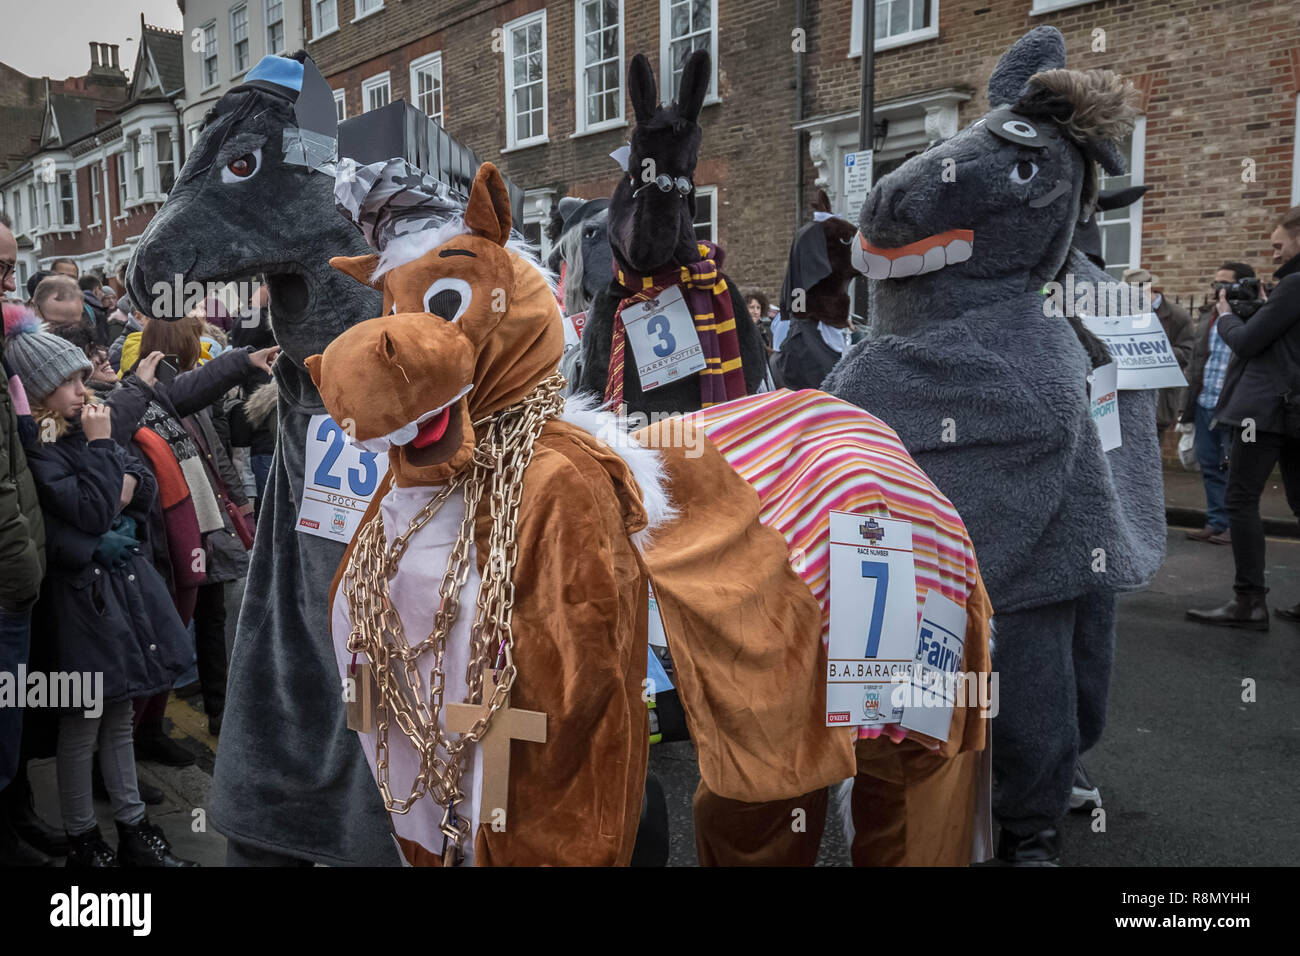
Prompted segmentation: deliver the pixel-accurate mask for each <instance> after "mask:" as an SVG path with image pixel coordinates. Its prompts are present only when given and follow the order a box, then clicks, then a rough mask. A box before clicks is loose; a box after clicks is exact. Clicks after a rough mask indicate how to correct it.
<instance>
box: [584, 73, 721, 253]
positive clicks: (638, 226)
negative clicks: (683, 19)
mask: <svg viewBox="0 0 1300 956" xmlns="http://www.w3.org/2000/svg"><path fill="white" fill-rule="evenodd" d="M710 70H711V66H710V60H709V54H708V53H707V52H706V51H704V50H697V51H695V52H694V53H692V54H691V55H690V57H688V58H687V60H686V65H685V68H684V69H683V70H682V80H681V85H680V87H679V88H678V91H677V101H676V102H675V103H673V104H671V105H670V106H659V105H658V104H659V95H658V90H657V87H656V86H655V76H654V71H653V70H652V69H651V68H650V61H649V60H647V59H646V57H645V55H644V54H641V53H638V54H637V55H636V56H635V57H634V58H633V60H632V66H631V68H630V69H629V70H628V95H629V96H630V97H631V100H632V109H633V110H634V111H635V113H636V128H635V129H633V130H632V137H631V140H630V141H629V147H630V149H629V153H628V164H627V170H628V171H627V175H626V176H625V177H623V179H622V180H621V181H620V182H619V184H618V188H616V189H615V190H614V196H613V198H612V199H611V200H610V206H609V241H610V245H611V247H612V248H613V250H614V255H615V257H616V258H617V259H618V260H619V262H620V263H621V264H622V265H623V266H624V267H626V268H630V269H632V270H633V271H634V272H638V273H641V274H649V273H652V272H655V271H656V270H659V269H662V268H663V267H664V266H668V265H673V264H679V265H684V264H686V263H689V262H695V261H696V260H698V259H699V257H700V256H699V252H698V250H697V248H696V240H695V227H694V225H693V224H692V223H693V222H694V218H695V163H696V161H697V160H698V159H699V154H700V138H701V135H702V134H701V131H700V127H699V125H698V124H697V123H696V119H697V118H698V117H699V115H700V107H701V106H703V105H704V96H705V94H706V93H707V92H708V89H709V76H710Z"/></svg>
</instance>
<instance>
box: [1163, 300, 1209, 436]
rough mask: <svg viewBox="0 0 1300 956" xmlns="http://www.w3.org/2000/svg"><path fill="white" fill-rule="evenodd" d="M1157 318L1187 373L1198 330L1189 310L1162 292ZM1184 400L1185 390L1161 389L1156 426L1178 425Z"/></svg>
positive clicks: (1179, 362)
mask: <svg viewBox="0 0 1300 956" xmlns="http://www.w3.org/2000/svg"><path fill="white" fill-rule="evenodd" d="M1156 318H1158V319H1159V320H1160V325H1161V327H1162V328H1163V329H1164V330H1165V335H1166V336H1168V337H1169V345H1170V346H1171V347H1172V348H1173V350H1174V357H1175V358H1176V359H1178V367H1179V368H1180V369H1182V370H1183V375H1184V376H1186V375H1187V371H1188V368H1189V366H1190V365H1191V361H1192V352H1193V351H1194V350H1195V346H1196V333H1195V331H1194V330H1193V328H1192V317H1191V316H1190V315H1188V313H1187V310H1186V309H1184V308H1183V307H1182V306H1180V305H1175V304H1174V303H1172V302H1170V301H1169V297H1168V296H1165V295H1162V296H1161V297H1160V305H1159V306H1158V307H1157V308H1156ZM1204 367H1205V363H1204V362H1202V363H1201V368H1202V370H1204ZM1185 403H1186V390H1185V389H1181V388H1162V389H1160V397H1159V398H1158V400H1157V403H1156V427H1157V428H1161V429H1164V428H1168V427H1169V426H1170V425H1173V424H1175V423H1176V422H1177V421H1178V415H1179V412H1180V411H1181V410H1182V408H1183V406H1184V404H1185Z"/></svg>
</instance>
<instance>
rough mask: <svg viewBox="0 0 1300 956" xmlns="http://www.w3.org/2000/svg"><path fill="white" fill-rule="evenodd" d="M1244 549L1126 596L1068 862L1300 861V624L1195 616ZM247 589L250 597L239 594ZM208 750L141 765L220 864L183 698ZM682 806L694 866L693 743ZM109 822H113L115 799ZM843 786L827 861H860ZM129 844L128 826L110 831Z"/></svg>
mask: <svg viewBox="0 0 1300 956" xmlns="http://www.w3.org/2000/svg"><path fill="white" fill-rule="evenodd" d="M1267 575H1268V581H1269V586H1270V588H1271V589H1272V594H1271V595H1270V598H1271V600H1272V603H1273V604H1274V605H1275V606H1276V605H1287V604H1292V603H1295V602H1296V601H1300V541H1297V540H1294V539H1278V538H1270V539H1269V541H1268V570H1267ZM1231 577H1232V555H1231V549H1229V548H1226V547H1219V546H1215V545H1210V544H1203V543H1198V542H1192V541H1189V540H1187V539H1186V537H1185V534H1184V530H1183V529H1178V528H1171V529H1170V531H1169V536H1168V557H1167V558H1166V561H1165V564H1164V566H1163V568H1162V569H1161V571H1160V572H1159V574H1158V575H1157V577H1156V579H1155V581H1154V582H1153V583H1152V585H1151V587H1150V588H1148V589H1147V590H1145V591H1142V592H1139V593H1135V594H1129V595H1125V596H1123V597H1122V598H1121V599H1120V612H1119V623H1118V635H1117V647H1116V656H1115V670H1114V676H1113V679H1112V683H1111V699H1110V705H1109V716H1108V725H1107V729H1106V733H1105V735H1104V736H1103V738H1102V741H1101V743H1100V744H1099V745H1098V746H1097V747H1096V748H1095V749H1094V750H1093V751H1092V752H1091V753H1089V754H1088V755H1087V756H1086V757H1085V760H1084V762H1085V764H1086V766H1087V768H1088V772H1089V774H1090V775H1091V777H1092V778H1093V781H1094V782H1095V783H1096V784H1097V785H1098V786H1099V787H1100V788H1101V791H1102V798H1103V810H1104V816H1102V817H1098V818H1096V819H1094V818H1093V817H1090V816H1087V815H1084V816H1071V817H1070V818H1069V819H1067V820H1066V822H1065V824H1064V826H1063V833H1064V847H1065V849H1064V852H1063V859H1062V862H1063V863H1065V864H1066V865H1075V866H1106V865H1121V866H1137V865H1146V866H1183V865H1208V866H1219V865H1224V866H1242V865H1274V866H1277V865H1295V864H1296V862H1297V861H1300V827H1297V826H1296V825H1295V809H1294V807H1293V806H1292V804H1291V799H1292V798H1293V797H1294V796H1295V795H1296V793H1297V792H1300V668H1297V666H1296V658H1297V653H1300V625H1294V624H1291V623H1288V622H1286V621H1283V620H1281V619H1277V618H1275V619H1274V620H1273V624H1272V628H1271V630H1269V631H1268V632H1266V633H1257V632H1249V631H1235V630H1231V629H1220V628H1211V627H1206V626H1204V625H1198V624H1194V623H1192V622H1189V621H1187V620H1185V618H1184V616H1183V612H1184V610H1185V609H1186V608H1188V607H1213V606H1215V605H1217V604H1220V603H1222V602H1223V601H1224V600H1226V599H1227V598H1228V596H1229V594H1230V591H1231ZM232 599H237V595H236V594H234V592H232ZM165 726H166V728H167V729H168V731H169V733H170V734H171V735H172V736H173V737H174V738H176V739H178V740H179V741H181V743H182V744H183V745H184V746H185V747H187V748H188V749H190V750H191V751H192V752H193V753H195V755H196V758H197V759H196V763H195V765H194V766H192V767H187V768H182V769H175V768H168V767H161V766H159V765H157V764H152V763H148V762H144V763H141V764H140V765H139V773H140V776H141V777H142V778H143V779H145V780H147V781H149V782H150V783H153V784H154V785H156V786H159V787H161V788H162V790H163V792H164V794H165V795H166V802H165V803H164V804H163V805H162V806H159V807H151V808H150V811H149V812H150V817H151V818H152V819H153V820H154V821H155V822H157V823H159V824H160V825H161V826H162V827H163V829H164V831H165V832H166V833H167V835H168V838H169V839H170V840H171V841H172V843H173V846H174V848H175V850H176V852H177V853H179V854H180V855H181V856H185V857H188V858H190V859H193V860H197V861H199V862H200V863H202V864H203V865H205V866H219V865H221V864H222V863H223V861H224V859H225V840H224V838H223V837H222V836H221V835H220V834H219V833H217V832H216V831H215V830H214V829H213V828H212V827H211V826H210V825H208V823H207V820H206V815H205V813H204V807H205V806H206V802H207V795H208V790H209V787H210V785H211V772H212V760H213V756H214V752H215V747H216V743H217V742H216V741H215V740H214V739H213V738H211V737H210V736H209V735H208V734H207V729H206V728H207V723H206V718H205V717H204V716H203V715H202V714H201V713H200V712H199V711H198V710H197V709H196V708H195V707H194V706H192V705H191V704H189V703H187V702H185V701H181V700H177V699H175V698H173V700H172V702H171V705H170V706H169V708H168V712H167V722H166V724H165ZM31 766H32V780H33V784H34V786H35V788H36V792H37V800H38V806H39V807H40V809H41V812H42V813H43V814H44V815H45V817H46V818H47V819H49V820H50V821H51V822H53V823H56V824H57V823H58V800H57V793H56V790H55V786H56V784H55V779H54V766H53V761H52V760H50V761H34V762H33V763H32V765H31ZM650 771H651V772H652V773H654V774H655V775H656V776H658V778H659V779H660V781H661V783H662V784H663V786H664V790H665V792H666V795H667V800H668V806H669V816H670V832H671V836H670V841H671V842H670V860H669V865H671V866H694V865H696V862H697V861H696V855H695V846H694V832H693V823H692V817H691V797H692V794H693V793H694V791H695V786H696V784H697V782H698V781H699V771H698V768H697V766H696V761H695V754H694V750H693V748H692V746H691V744H690V743H674V744H660V745H657V746H654V747H651V753H650ZM97 809H98V811H99V816H100V823H101V826H102V827H104V828H105V833H106V834H112V833H113V827H112V820H111V814H110V813H109V809H108V806H107V805H106V804H102V803H101V804H98V805H97ZM837 820H838V813H837V812H836V808H835V799H834V796H832V806H831V810H830V812H829V814H828V822H827V826H826V831H825V834H824V836H823V839H822V846H821V854H820V857H819V860H818V865H823V866H845V865H848V852H847V848H846V845H845V841H844V835H843V833H842V832H841V830H840V828H839V825H838V823H837V822H836V821H837ZM109 839H110V842H113V840H114V837H113V836H110V837H109Z"/></svg>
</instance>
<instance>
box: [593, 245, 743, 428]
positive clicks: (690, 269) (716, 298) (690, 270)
mask: <svg viewBox="0 0 1300 956" xmlns="http://www.w3.org/2000/svg"><path fill="white" fill-rule="evenodd" d="M698 249H699V253H700V258H699V260H698V261H697V262H692V263H691V264H690V265H685V266H673V267H672V268H669V269H664V270H663V271H662V272H657V273H655V274H654V275H650V276H643V275H638V274H637V273H635V272H632V271H631V270H630V269H625V268H624V267H623V265H622V263H620V262H618V260H617V259H615V262H614V275H615V278H616V279H617V280H618V283H619V285H621V286H622V287H623V288H624V289H627V290H628V291H629V292H631V293H632V295H631V296H629V297H628V298H626V299H624V300H623V301H622V302H620V303H619V305H618V310H617V311H616V312H615V313H614V338H613V343H612V344H611V347H610V358H609V377H608V379H606V382H605V402H606V403H607V404H610V403H612V405H613V406H615V407H616V406H618V405H621V404H622V403H623V367H624V362H625V360H626V352H627V331H626V329H624V327H623V310H624V309H625V308H627V307H628V306H630V305H635V304H636V303H638V302H645V301H647V300H649V299H653V298H654V297H655V296H657V295H659V294H660V293H661V292H663V291H664V290H665V289H667V288H669V287H670V286H675V285H677V286H681V289H682V297H683V298H684V299H685V300H686V305H687V307H688V308H689V309H690V310H691V317H692V318H693V319H694V320H695V331H696V333H697V334H698V335H699V337H700V347H701V349H702V350H703V352H704V361H705V363H706V364H705V367H704V369H703V370H702V371H701V372H700V407H701V408H708V407H709V406H710V405H718V404H721V403H722V402H726V401H730V400H731V399H733V398H741V397H742V396H744V395H745V394H746V389H745V375H744V372H743V371H742V370H741V367H740V338H739V336H738V335H737V334H736V316H735V312H734V311H733V309H732V307H731V290H730V289H728V288H727V280H726V279H725V278H723V276H722V258H723V251H722V250H721V249H720V248H718V247H717V246H715V245H714V244H713V243H711V242H700V243H699V244H698Z"/></svg>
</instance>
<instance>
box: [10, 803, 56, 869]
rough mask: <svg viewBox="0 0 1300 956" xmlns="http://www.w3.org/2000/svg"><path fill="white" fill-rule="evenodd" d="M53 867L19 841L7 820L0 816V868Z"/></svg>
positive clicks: (34, 850)
mask: <svg viewBox="0 0 1300 956" xmlns="http://www.w3.org/2000/svg"><path fill="white" fill-rule="evenodd" d="M53 865H54V861H53V860H51V859H50V858H49V857H48V856H46V855H45V854H44V853H42V852H41V851H40V850H37V849H36V848H35V847H31V846H28V845H27V844H26V843H24V842H23V841H22V840H20V839H19V838H18V834H17V833H15V832H14V828H13V827H11V826H10V825H9V821H8V819H6V818H5V817H4V816H3V815H0V867H8V866H53Z"/></svg>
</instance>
